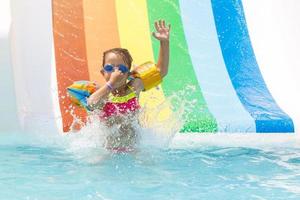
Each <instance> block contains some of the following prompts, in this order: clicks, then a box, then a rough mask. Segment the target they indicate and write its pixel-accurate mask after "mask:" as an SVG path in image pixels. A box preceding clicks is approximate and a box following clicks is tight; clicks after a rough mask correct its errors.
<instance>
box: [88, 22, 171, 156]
mask: <svg viewBox="0 0 300 200" xmlns="http://www.w3.org/2000/svg"><path fill="white" fill-rule="evenodd" d="M154 25H155V29H156V32H153V34H152V35H153V36H154V37H155V38H156V39H157V40H159V41H160V51H159V58H158V62H157V65H156V66H157V68H156V69H155V70H157V72H158V74H159V76H160V77H161V78H163V77H165V76H166V75H167V73H168V66H169V35H170V25H168V26H166V25H165V21H164V20H159V21H156V22H155V23H154ZM131 64H132V58H131V55H130V53H129V52H128V50H126V49H122V48H114V49H110V50H108V51H105V52H104V53H103V64H102V69H101V74H102V75H103V76H104V79H105V81H106V83H105V84H104V85H103V86H102V87H100V88H99V89H98V90H97V91H95V92H94V93H93V94H92V95H91V96H90V97H89V98H88V99H87V103H88V107H89V109H90V110H95V109H100V110H101V114H100V115H101V118H102V119H105V123H106V124H107V125H108V126H109V127H111V129H112V127H116V128H117V129H118V131H114V133H112V134H110V135H109V136H108V138H107V144H106V148H108V149H112V150H117V151H130V150H131V149H133V148H134V145H135V144H136V139H137V136H136V131H135V130H134V126H133V120H135V119H137V118H136V113H137V111H138V110H139V108H140V106H139V103H138V98H139V94H140V92H141V91H142V90H144V89H147V87H146V85H145V81H144V82H143V80H142V79H141V78H137V77H135V78H132V77H130V74H135V70H133V71H132V72H130V69H131ZM129 78H130V79H129ZM128 79H129V80H130V81H127V80H128ZM116 132H117V134H116Z"/></svg>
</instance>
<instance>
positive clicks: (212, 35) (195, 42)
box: [179, 0, 256, 132]
mask: <svg viewBox="0 0 300 200" xmlns="http://www.w3.org/2000/svg"><path fill="white" fill-rule="evenodd" d="M179 2H180V11H181V17H182V21H183V26H184V32H185V37H186V41H187V43H188V48H189V52H190V56H191V59H192V62H193V67H194V70H195V72H196V76H197V79H198V82H199V83H200V86H201V89H202V92H203V96H204V98H205V101H206V103H207V105H208V108H209V110H210V111H211V113H212V114H213V116H214V117H215V118H216V121H217V123H218V131H219V132H256V127H255V121H254V119H253V118H252V116H251V115H250V114H249V113H248V111H247V110H246V109H245V108H244V107H243V105H242V104H241V102H240V100H239V98H238V96H237V95H236V93H235V90H234V88H233V86H232V84H231V81H230V78H229V75H228V73H227V70H226V66H225V63H224V60H223V56H222V52H221V48H220V44H219V40H218V34H217V31H216V27H215V22H214V16H213V12H212V6H211V1H210V0H201V1H199V0H189V1H186V0H180V1H179ZM194 19H197V20H194ZM224 102H226V105H224Z"/></svg>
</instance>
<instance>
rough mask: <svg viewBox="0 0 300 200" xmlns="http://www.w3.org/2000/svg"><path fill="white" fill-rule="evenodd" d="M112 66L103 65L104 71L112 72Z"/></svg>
mask: <svg viewBox="0 0 300 200" xmlns="http://www.w3.org/2000/svg"><path fill="white" fill-rule="evenodd" d="M113 69H114V67H113V66H112V65H105V66H104V71H106V72H112V71H113Z"/></svg>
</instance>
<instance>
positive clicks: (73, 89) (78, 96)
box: [67, 81, 98, 109]
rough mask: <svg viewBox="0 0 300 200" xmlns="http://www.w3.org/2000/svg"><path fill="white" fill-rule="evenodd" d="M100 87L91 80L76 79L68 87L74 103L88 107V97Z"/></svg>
mask: <svg viewBox="0 0 300 200" xmlns="http://www.w3.org/2000/svg"><path fill="white" fill-rule="evenodd" d="M97 89H98V87H97V85H96V83H94V82H91V81H76V82H74V83H73V84H72V85H70V86H69V87H68V88H67V92H68V94H69V96H70V99H71V101H72V103H74V104H76V105H78V106H81V107H84V108H85V109H88V105H87V98H88V97H89V96H91V94H93V93H94V92H95V91H96V90H97Z"/></svg>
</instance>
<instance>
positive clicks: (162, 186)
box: [0, 133, 300, 200]
mask: <svg viewBox="0 0 300 200" xmlns="http://www.w3.org/2000/svg"><path fill="white" fill-rule="evenodd" d="M59 137H62V138H59ZM57 139H59V141H58V140H57ZM67 140H69V139H67ZM67 140H66V139H65V138H63V136H58V138H55V139H53V138H52V139H49V140H45V138H43V137H40V138H39V137H36V136H31V135H26V134H20V133H14V134H1V135H0V141H1V142H0V158H1V159H0V180H1V181H0V188H1V190H0V199H9V200H20V199H24V200H31V199H32V200H39V199H42V200H50V199H51V200H52V199H53V200H54V199H55V200H58V199H76V200H81V199H82V200H85V199H213V200H216V199H222V200H224V199H231V200H232V199H238V200H240V199H300V149H299V148H279V147H271V148H262V149H255V148H245V147H216V146H205V147H199V148H193V149H189V148H187V149H185V150H182V149H168V148H164V149H160V148H153V147H148V148H143V149H140V150H138V151H137V152H135V153H131V154H111V153H109V152H105V151H103V150H99V148H98V147H97V145H95V142H93V141H90V142H88V141H89V139H88V138H85V141H83V139H82V138H81V139H80V140H78V139H77V141H74V139H72V141H71V142H70V141H67ZM66 141H67V142H66ZM78 141H81V143H80V144H81V145H82V146H81V147H80V145H79V143H78ZM72 145H73V146H72ZM76 147H77V149H76ZM79 149H82V151H80V150H79Z"/></svg>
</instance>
